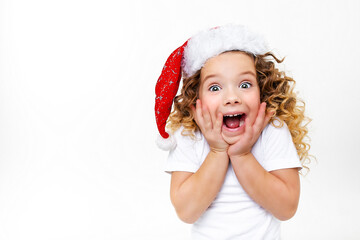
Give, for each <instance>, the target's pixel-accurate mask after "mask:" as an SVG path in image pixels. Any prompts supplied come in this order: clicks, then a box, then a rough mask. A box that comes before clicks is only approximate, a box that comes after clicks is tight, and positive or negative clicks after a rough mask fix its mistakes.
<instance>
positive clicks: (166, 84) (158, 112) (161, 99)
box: [155, 41, 187, 138]
mask: <svg viewBox="0 0 360 240" xmlns="http://www.w3.org/2000/svg"><path fill="white" fill-rule="evenodd" d="M186 45H187V41H186V42H185V43H184V44H183V45H182V46H181V47H179V48H177V49H176V50H175V51H173V52H172V53H171V54H170V56H169V57H168V59H167V60H166V63H165V66H164V68H163V70H162V72H161V75H160V77H159V79H158V81H157V83H156V87H155V94H156V97H155V117H156V124H157V127H158V130H159V133H160V135H161V136H162V137H163V138H168V137H169V134H168V133H167V132H165V126H166V121H167V119H168V117H169V115H170V112H171V106H172V103H173V100H174V97H175V96H176V93H177V91H178V89H179V84H180V80H181V60H182V57H183V53H184V48H185V47H186Z"/></svg>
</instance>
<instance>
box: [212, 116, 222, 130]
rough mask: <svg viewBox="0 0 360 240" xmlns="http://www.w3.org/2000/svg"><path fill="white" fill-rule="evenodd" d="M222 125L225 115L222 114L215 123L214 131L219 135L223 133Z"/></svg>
mask: <svg viewBox="0 0 360 240" xmlns="http://www.w3.org/2000/svg"><path fill="white" fill-rule="evenodd" d="M222 124H223V115H222V113H218V114H217V117H216V119H215V123H214V130H215V131H216V132H217V133H221V127H222Z"/></svg>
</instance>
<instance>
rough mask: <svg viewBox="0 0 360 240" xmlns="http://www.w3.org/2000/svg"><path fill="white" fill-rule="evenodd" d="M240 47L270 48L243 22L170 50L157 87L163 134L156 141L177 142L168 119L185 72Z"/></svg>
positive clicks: (255, 51)
mask: <svg viewBox="0 0 360 240" xmlns="http://www.w3.org/2000/svg"><path fill="white" fill-rule="evenodd" d="M233 50H239V51H244V52H247V53H250V54H253V55H255V56H256V55H262V54H265V53H266V52H268V51H269V49H268V47H267V44H266V42H265V40H264V38H263V37H262V36H260V35H258V34H256V33H254V32H251V31H250V30H249V29H248V28H246V27H245V26H242V25H225V26H221V27H216V28H211V29H209V30H205V31H202V32H200V33H198V34H196V35H194V36H193V37H191V38H190V39H189V40H188V41H186V42H185V43H184V44H183V45H182V46H180V47H179V48H177V49H176V50H175V51H174V52H172V53H171V55H170V56H169V58H168V59H167V61H166V63H165V66H164V68H163V70H162V72H161V75H160V77H159V79H158V81H157V83H156V87H155V94H156V98H155V117H156V124H157V127H158V130H159V133H160V135H161V137H160V136H159V138H158V140H157V145H158V146H159V147H160V148H161V149H164V150H170V149H172V148H174V147H175V146H176V142H175V141H174V139H173V138H172V137H171V136H170V135H169V134H168V133H167V132H166V130H165V126H166V121H167V119H168V117H169V115H170V112H171V106H172V103H173V100H174V97H175V96H176V93H177V91H178V88H179V84H180V80H181V75H182V72H183V74H184V76H185V77H190V76H192V75H193V74H194V73H196V72H197V71H198V70H200V69H201V68H202V67H203V66H204V64H205V62H206V61H207V60H208V59H210V58H212V57H215V56H217V55H219V54H221V53H223V52H226V51H233Z"/></svg>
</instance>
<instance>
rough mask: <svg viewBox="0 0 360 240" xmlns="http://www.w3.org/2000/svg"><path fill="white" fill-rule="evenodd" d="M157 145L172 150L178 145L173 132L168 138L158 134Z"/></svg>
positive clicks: (165, 149)
mask: <svg viewBox="0 0 360 240" xmlns="http://www.w3.org/2000/svg"><path fill="white" fill-rule="evenodd" d="M156 145H157V146H158V147H159V148H160V149H162V150H164V151H170V150H172V149H174V148H175V147H176V140H175V138H174V136H172V135H171V134H169V137H168V138H163V137H162V136H161V135H158V137H157V139H156Z"/></svg>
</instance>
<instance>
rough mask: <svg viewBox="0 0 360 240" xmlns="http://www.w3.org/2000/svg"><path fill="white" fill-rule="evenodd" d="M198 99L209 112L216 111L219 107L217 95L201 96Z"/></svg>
mask: <svg viewBox="0 0 360 240" xmlns="http://www.w3.org/2000/svg"><path fill="white" fill-rule="evenodd" d="M200 100H201V102H202V104H203V105H204V106H206V107H207V108H208V109H209V111H210V112H211V113H216V111H217V109H218V108H219V98H218V97H217V96H209V95H207V96H202V97H201V98H200Z"/></svg>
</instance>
